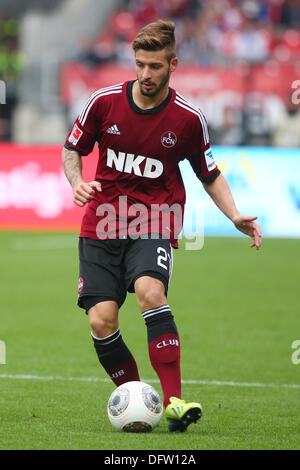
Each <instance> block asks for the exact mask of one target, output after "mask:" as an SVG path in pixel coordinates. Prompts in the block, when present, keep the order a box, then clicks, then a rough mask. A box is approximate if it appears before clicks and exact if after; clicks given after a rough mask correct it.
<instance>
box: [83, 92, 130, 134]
mask: <svg viewBox="0 0 300 470" xmlns="http://www.w3.org/2000/svg"><path fill="white" fill-rule="evenodd" d="M115 93H122V88H121V89H114V90H109V91H107V92H102V93H98V94H96V95H95V96H94V97H93V98H91V99H90V100H89V101H88V103H87V104H86V105H85V108H84V109H83V111H82V113H81V114H80V116H79V117H78V120H79V122H80V124H82V125H84V123H85V121H86V119H87V116H88V113H89V111H90V109H91V107H92V106H93V104H94V103H95V101H97V99H98V98H100V97H102V96H107V95H113V94H115Z"/></svg>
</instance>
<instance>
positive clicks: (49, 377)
mask: <svg viewBox="0 0 300 470" xmlns="http://www.w3.org/2000/svg"><path fill="white" fill-rule="evenodd" d="M0 379H19V380H44V381H55V380H60V381H66V382H109V383H111V380H110V379H108V378H107V379H104V378H101V377H62V376H59V375H24V374H17V375H11V374H0ZM142 380H143V382H146V383H159V380H158V379H142ZM181 383H182V384H184V385H216V386H230V387H260V388H267V387H271V388H295V389H299V388H300V384H273V383H267V384H265V383H260V382H232V381H221V380H182V381H181Z"/></svg>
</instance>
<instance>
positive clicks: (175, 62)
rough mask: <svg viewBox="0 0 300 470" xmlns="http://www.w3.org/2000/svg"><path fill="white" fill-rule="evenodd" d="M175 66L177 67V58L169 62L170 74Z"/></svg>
mask: <svg viewBox="0 0 300 470" xmlns="http://www.w3.org/2000/svg"><path fill="white" fill-rule="evenodd" d="M177 65H178V57H173V59H171V60H170V70H171V72H174V70H175V69H176V68H177Z"/></svg>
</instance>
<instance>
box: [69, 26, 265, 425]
mask: <svg viewBox="0 0 300 470" xmlns="http://www.w3.org/2000/svg"><path fill="white" fill-rule="evenodd" d="M133 50H134V53H135V61H136V74H137V79H136V80H133V81H128V82H126V83H120V84H117V85H112V86H110V87H107V88H102V89H100V90H97V91H96V92H95V93H93V94H92V95H91V97H90V99H89V100H88V101H87V103H86V105H85V107H84V108H83V109H82V112H81V113H80V115H79V116H78V118H77V120H76V122H75V124H74V127H73V129H72V130H71V131H70V133H69V134H68V136H67V139H66V143H65V145H64V148H63V152H62V158H63V165H64V171H65V174H66V177H67V178H68V180H69V182H70V184H71V186H72V189H73V193H74V202H75V204H77V205H78V206H85V205H86V210H85V213H84V216H83V220H82V226H81V232H80V237H79V258H80V277H79V283H78V291H79V296H78V305H79V307H81V308H83V309H84V310H85V311H86V313H87V315H88V318H89V323H90V326H91V330H92V331H91V334H92V340H93V342H94V346H95V350H96V352H97V355H98V358H99V361H100V363H101V365H102V366H103V367H104V369H105V370H106V372H107V374H108V375H109V377H111V379H112V380H113V382H114V383H115V384H116V385H117V386H119V385H121V384H122V383H125V382H127V381H131V380H140V378H139V372H138V368H137V364H136V362H135V359H134V357H133V355H132V353H131V352H130V351H129V349H128V348H127V346H126V344H125V342H124V340H123V338H122V336H121V333H120V329H119V323H118V312H119V309H120V307H121V306H122V304H123V302H124V300H125V298H126V295H127V292H134V293H135V295H136V299H137V303H138V307H139V309H140V311H141V313H142V316H143V318H144V320H145V324H146V327H147V337H148V352H149V357H150V361H151V364H152V366H153V368H154V370H155V371H156V373H157V375H158V377H159V379H160V383H161V387H162V390H163V394H164V407H165V409H166V410H165V412H166V417H167V420H168V426H169V430H170V431H177V430H178V431H185V430H186V429H187V427H188V425H189V424H190V423H192V422H196V421H198V420H199V419H200V417H201V414H202V407H201V405H200V404H199V403H196V402H195V403H186V402H185V401H184V400H183V399H181V371H180V340H179V334H178V330H177V327H176V324H175V321H174V317H173V314H172V311H171V307H170V306H169V305H168V302H167V292H168V287H169V280H170V276H171V271H172V247H175V248H177V247H178V245H177V236H178V234H179V232H180V229H181V226H182V219H183V210H184V204H185V189H184V185H183V181H182V178H181V175H180V170H179V167H178V164H179V162H180V161H181V160H183V159H184V158H187V159H188V160H189V162H190V164H191V165H192V168H193V169H194V171H195V173H196V175H197V176H198V178H199V179H200V181H201V182H202V184H203V186H204V188H205V190H206V191H207V193H208V194H209V195H210V196H211V197H212V199H213V201H214V202H215V204H216V205H217V206H218V207H219V208H220V210H221V211H222V212H223V213H224V214H225V215H226V216H227V217H229V218H230V219H231V220H232V222H233V224H234V225H235V227H236V228H237V229H238V230H240V231H241V232H243V233H245V234H247V235H249V236H250V237H251V238H252V243H251V245H250V246H251V247H256V249H259V247H260V244H261V234H260V228H259V226H258V225H257V224H256V223H255V220H256V219H257V217H252V216H247V215H242V214H240V213H239V211H238V210H237V208H236V206H235V203H234V200H233V197H232V194H231V191H230V189H229V186H228V184H227V182H226V180H225V179H224V177H223V175H222V174H221V173H220V171H219V169H218V167H217V165H216V163H215V161H214V159H213V156H212V152H211V149H210V142H209V136H208V130H207V124H206V120H205V118H204V116H203V114H202V112H201V111H200V110H199V109H198V108H197V107H195V106H194V105H193V104H191V103H190V102H188V101H187V100H186V99H184V98H183V97H182V96H181V95H180V94H179V93H177V92H176V91H175V90H174V89H172V88H170V87H169V80H170V75H171V73H173V72H174V71H175V69H176V67H177V65H178V59H177V57H176V46H175V26H174V24H173V23H172V22H167V21H162V20H159V21H156V22H154V23H150V24H148V25H147V26H145V27H144V28H143V29H141V31H140V32H139V33H138V35H137V36H136V38H135V40H134V41H133ZM95 142H97V143H98V147H99V160H98V165H97V170H96V176H95V180H94V181H89V182H87V181H84V180H83V177H82V156H86V155H88V154H89V153H90V152H91V151H92V150H93V147H94V144H95ZM166 214H167V215H168V217H165V216H166Z"/></svg>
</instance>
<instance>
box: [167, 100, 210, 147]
mask: <svg viewBox="0 0 300 470" xmlns="http://www.w3.org/2000/svg"><path fill="white" fill-rule="evenodd" d="M174 103H176V104H178V106H181V107H182V108H184V109H187V110H188V111H190V112H191V113H193V114H195V115H196V116H198V118H199V121H200V122H201V126H202V130H203V138H204V144H205V145H206V144H208V143H209V137H208V129H207V124H206V122H205V121H204V119H203V117H202V116H201V114H200V113H199V112H197V111H196V110H194V109H192V108H190V107H189V106H186V105H185V104H183V103H181V102H180V101H177V99H175V101H174Z"/></svg>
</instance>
